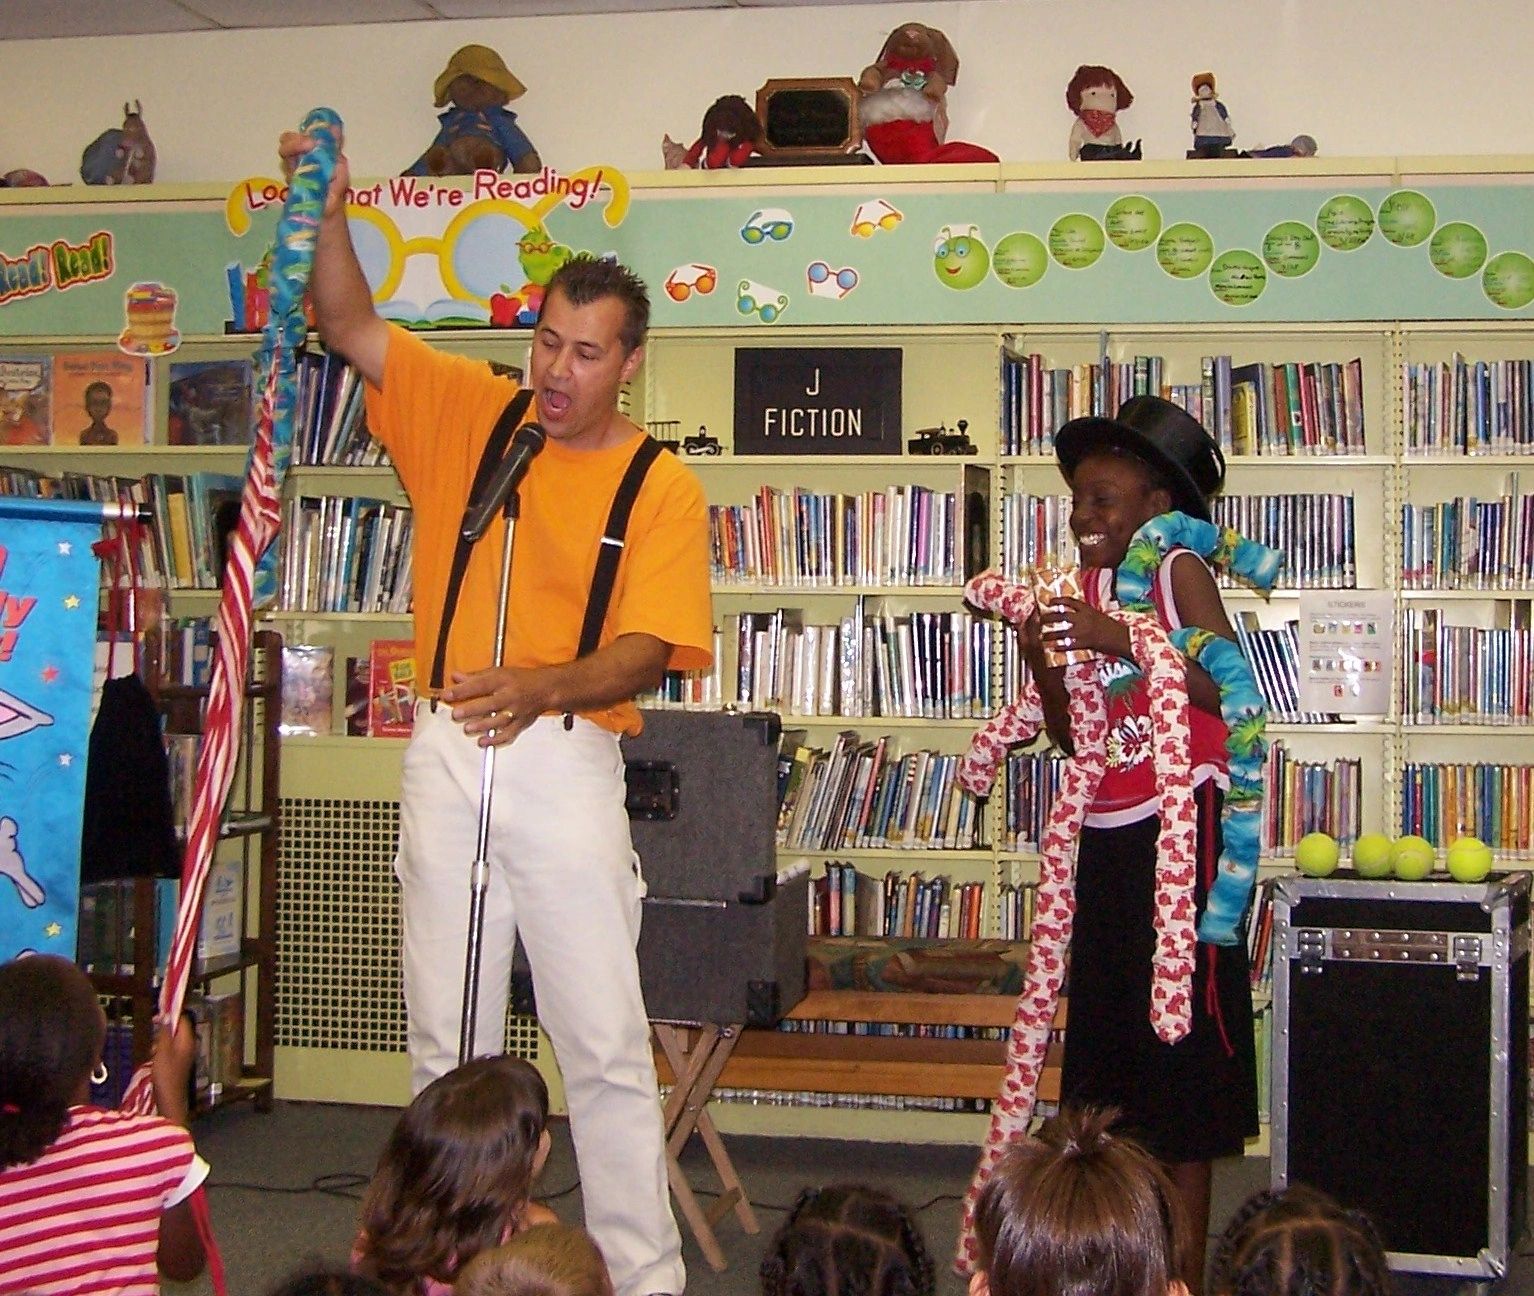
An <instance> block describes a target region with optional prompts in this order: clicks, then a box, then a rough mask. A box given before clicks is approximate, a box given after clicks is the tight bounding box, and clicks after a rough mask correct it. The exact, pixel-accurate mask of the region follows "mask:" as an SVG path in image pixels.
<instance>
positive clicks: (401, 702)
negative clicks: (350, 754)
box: [367, 639, 417, 738]
mask: <svg viewBox="0 0 1534 1296" xmlns="http://www.w3.org/2000/svg"><path fill="white" fill-rule="evenodd" d="M416 695H417V686H416V659H415V641H414V640H413V639H375V640H373V643H372V646H371V648H370V650H369V653H368V712H367V715H368V735H369V737H372V738H408V737H410V733H411V730H412V728H413V727H414V725H415V702H416Z"/></svg>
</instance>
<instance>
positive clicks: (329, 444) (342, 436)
mask: <svg viewBox="0 0 1534 1296" xmlns="http://www.w3.org/2000/svg"><path fill="white" fill-rule="evenodd" d="M363 391H364V383H363V381H362V376H361V374H360V373H359V372H358V371H357V370H356V369H355V368H354V367H353V366H351V365H349V364H347V363H346V361H345V360H343V359H342V358H341V357H340V356H338V355H336V354H334V353H333V352H330V351H319V352H308V353H306V354H305V355H304V356H303V357H302V359H301V361H300V363H299V372H298V397H297V406H296V409H295V411H294V420H293V423H294V432H293V462H294V463H295V464H310V465H336V466H348V467H372V466H375V465H386V464H388V463H389V456H388V452H387V451H385V450H384V448H383V445H382V444H381V443H380V442H378V441H376V440H375V439H374V438H373V436H372V434H371V433H370V432H369V431H368V427H367V417H366V414H365V412H364V408H363Z"/></svg>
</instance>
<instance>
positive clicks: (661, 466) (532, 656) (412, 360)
mask: <svg viewBox="0 0 1534 1296" xmlns="http://www.w3.org/2000/svg"><path fill="white" fill-rule="evenodd" d="M516 391H517V387H516V384H515V383H513V382H512V381H511V380H510V379H508V378H501V377H498V376H497V375H495V374H494V373H492V372H491V370H490V368H489V366H488V365H486V364H485V363H484V362H483V361H481V360H470V359H468V358H467V357H465V356H456V355H450V354H448V353H446V352H442V351H438V350H436V349H435V348H433V347H430V346H428V345H427V344H426V343H425V342H423V341H422V340H421V339H420V338H418V337H416V336H414V335H413V334H410V333H407V332H405V330H404V329H401V328H398V327H391V330H390V338H389V351H388V358H387V360H386V362H385V365H384V380H383V387H382V388H381V389H379V388H373V387H369V388H368V389H367V393H366V395H367V419H368V427H369V429H370V430H371V431H372V433H373V434H374V435H375V436H376V437H378V439H379V440H380V441H382V442H383V443H384V445H386V446H387V447H388V448H389V453H390V455H391V456H392V457H393V459H394V466H395V468H396V469H397V470H398V472H399V476H400V480H401V481H402V482H403V483H404V486H405V490H406V492H407V493H408V494H409V496H410V502H411V505H412V507H413V508H414V510H415V557H414V569H413V581H412V592H413V595H414V601H415V642H416V671H417V676H418V678H419V679H420V680H421V681H422V685H423V692H425V691H427V690H426V688H425V682H426V680H427V678H428V676H429V675H430V672H431V663H432V657H433V654H434V653H435V651H436V645H437V632H438V628H439V624H440V621H441V616H442V600H443V597H444V596H445V595H446V593H447V582H448V575H449V573H450V572H451V571H452V564H453V550H454V548H455V546H456V544H457V541H458V530H459V527H460V526H461V525H462V522H463V511H464V506H465V504H466V503H467V502H468V497H469V487H470V485H471V484H472V482H473V480H474V471H475V469H476V468H477V467H478V465H479V459H480V455H481V453H482V452H483V450H484V446H485V442H486V441H488V440H489V439H490V432H491V430H492V429H493V428H494V426H495V423H496V420H497V419H499V418H500V416H501V412H502V411H503V410H504V409H505V408H506V404H507V402H508V401H510V400H511V398H512V396H513V395H515V393H516ZM640 444H641V438H640V436H639V435H638V434H637V430H636V435H634V436H633V437H631V438H629V439H628V440H627V441H625V442H623V443H622V444H621V445H617V446H614V447H612V448H611V449H607V450H571V449H569V448H568V447H566V446H563V445H561V444H560V443H559V442H558V441H556V440H554V439H553V438H552V437H551V438H550V439H549V440H548V442H547V443H546V444H545V445H544V447H543V450H542V452H541V453H540V454H539V455H538V457H537V458H536V459H534V460H533V462H532V466H531V467H530V468H529V469H528V472H527V475H526V476H525V477H524V478H523V479H522V484H521V487H520V493H521V506H522V507H521V513H520V516H519V518H518V520H517V526H516V535H515V541H514V548H513V552H512V570H511V596H510V601H509V603H508V611H507V626H506V653H505V658H504V660H505V664H506V665H508V666H554V665H560V664H563V663H565V662H569V661H573V660H574V658H575V652H576V648H577V646H578V644H579V643H580V632H581V621H582V619H583V618H584V616H585V612H586V600H587V598H588V596H589V595H590V593H591V579H592V575H593V573H594V571H595V569H596V555H597V548H598V545H599V543H600V540H601V535H602V530H603V528H604V527H605V526H606V523H607V515H608V511H609V510H610V509H611V507H612V500H613V495H614V494H615V493H616V492H617V489H618V483H619V481H620V480H621V479H622V477H623V473H624V471H625V470H626V469H627V468H628V465H629V462H630V460H631V459H633V457H634V452H635V451H636V450H638V448H639V446H640ZM504 539H505V529H504V527H503V526H502V525H501V524H500V523H499V521H497V522H496V523H494V524H492V525H491V527H490V529H489V530H488V531H486V532H485V535H484V538H483V539H481V540H480V542H479V543H478V544H477V545H475V546H474V551H473V554H472V556H471V557H470V559H469V565H468V569H467V570H466V572H465V573H464V579H463V587H462V589H461V590H460V592H459V595H458V609H457V611H456V613H455V614H454V617H453V625H452V631H451V635H450V637H449V641H448V648H447V663H446V668H445V673H444V676H443V679H444V682H445V683H450V682H451V680H452V677H453V672H454V671H460V670H461V671H476V670H482V669H484V668H485V667H487V666H489V665H490V664H491V661H492V658H493V653H494V643H493V640H494V637H495V610H496V602H497V592H498V591H497V585H498V583H499V580H500V573H501V550H502V545H503V543H504ZM634 633H640V634H649V635H654V636H655V637H656V638H657V639H660V640H662V641H663V642H665V643H667V644H669V645H671V655H670V658H669V660H668V662H667V665H668V667H669V668H670V669H672V670H697V669H701V668H703V667H706V666H708V665H709V664H710V662H711V661H712V660H713V617H712V611H711V609H710V606H709V575H708V506H707V502H706V500H705V498H704V494H703V488H702V486H701V485H700V484H699V482H698V479H697V477H696V476H695V475H694V474H693V472H692V471H691V469H689V468H687V467H686V466H685V465H683V464H682V463H681V462H680V461H679V460H678V459H677V457H676V456H675V455H670V454H662V455H661V456H659V457H658V458H657V459H656V460H655V462H654V464H652V465H651V467H650V471H649V473H648V474H647V475H646V477H645V480H644V485H643V487H642V488H641V489H640V492H639V498H638V499H637V500H636V501H635V503H634V511H633V513H632V514H631V515H630V517H629V526H628V531H627V533H626V535H625V546H624V551H623V557H622V560H621V561H620V562H619V564H618V576H617V580H616V581H615V583H614V585H613V596H612V602H611V603H610V604H609V606H608V610H607V620H606V622H605V623H604V625H603V627H602V635H601V639H600V644H602V645H605V644H608V643H610V642H611V641H612V640H613V639H615V638H617V637H618V636H619V635H624V634H634ZM585 714H586V715H587V718H589V719H591V720H593V721H595V722H596V723H597V724H599V725H601V726H602V727H603V728H604V729H610V730H612V731H613V732H614V733H630V734H632V733H638V732H639V728H640V721H639V714H638V711H637V709H636V708H635V706H634V704H633V702H632V701H623V702H619V703H616V704H614V705H613V706H611V707H607V708H605V709H603V710H600V711H595V712H587V713H585Z"/></svg>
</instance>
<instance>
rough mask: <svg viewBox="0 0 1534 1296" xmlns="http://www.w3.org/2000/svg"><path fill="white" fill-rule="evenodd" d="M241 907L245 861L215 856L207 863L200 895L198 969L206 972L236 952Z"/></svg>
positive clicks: (241, 932)
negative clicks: (200, 922) (200, 918)
mask: <svg viewBox="0 0 1534 1296" xmlns="http://www.w3.org/2000/svg"><path fill="white" fill-rule="evenodd" d="M244 908H245V865H244V863H243V862H242V861H241V860H238V859H215V860H214V861H213V863H212V864H211V865H209V866H208V880H207V882H206V883H205V885H204V889H203V895H202V924H201V926H200V927H198V929H197V960H196V969H197V971H198V972H206V971H207V970H208V969H209V968H210V967H212V966H214V965H215V964H218V963H221V962H222V961H223V960H225V959H232V958H234V957H236V956H237V955H238V954H239V952H240V943H241V939H242V937H243V935H244V932H243V928H242V926H241V923H242V920H243V918H244Z"/></svg>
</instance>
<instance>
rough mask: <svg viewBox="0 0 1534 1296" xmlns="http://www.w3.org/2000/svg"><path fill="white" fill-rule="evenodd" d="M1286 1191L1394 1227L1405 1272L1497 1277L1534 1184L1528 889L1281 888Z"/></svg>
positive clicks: (1514, 880) (1276, 1011) (1306, 881)
mask: <svg viewBox="0 0 1534 1296" xmlns="http://www.w3.org/2000/svg"><path fill="white" fill-rule="evenodd" d="M1273 932H1274V967H1273V1128H1272V1136H1273V1158H1272V1175H1273V1183H1274V1186H1275V1187H1282V1186H1284V1185H1286V1184H1288V1183H1291V1182H1299V1183H1308V1184H1311V1185H1313V1186H1314V1187H1317V1188H1321V1189H1323V1190H1324V1191H1326V1192H1328V1193H1330V1194H1332V1195H1333V1196H1334V1197H1336V1198H1338V1199H1339V1200H1340V1201H1342V1202H1344V1203H1345V1204H1347V1205H1349V1206H1355V1207H1359V1208H1361V1209H1363V1210H1365V1211H1367V1212H1368V1213H1369V1214H1370V1215H1371V1216H1372V1217H1373V1218H1374V1220H1375V1221H1376V1222H1377V1223H1378V1225H1379V1226H1380V1230H1381V1232H1382V1234H1383V1236H1384V1239H1385V1246H1386V1249H1387V1251H1388V1252H1389V1256H1390V1263H1391V1266H1392V1267H1393V1268H1396V1269H1401V1270H1406V1271H1408V1272H1413V1273H1428V1274H1446V1275H1457V1276H1460V1277H1463V1278H1467V1279H1495V1278H1500V1277H1502V1276H1503V1274H1505V1273H1506V1271H1507V1266H1508V1262H1509V1259H1510V1257H1511V1255H1512V1253H1513V1251H1514V1249H1515V1248H1516V1247H1517V1245H1518V1242H1519V1240H1520V1238H1521V1237H1522V1236H1523V1233H1524V1228H1525V1222H1526V1214H1527V1201H1526V1194H1527V1187H1528V1150H1529V1148H1528V1090H1529V1067H1528V1059H1529V876H1528V875H1527V874H1497V873H1494V874H1492V875H1491V877H1490V878H1488V879H1487V880H1486V881H1484V882H1478V883H1473V884H1470V883H1463V884H1462V883H1457V882H1451V881H1422V882H1401V881H1372V880H1365V879H1362V878H1359V877H1357V876H1356V875H1352V874H1349V873H1347V872H1342V873H1339V874H1336V875H1334V876H1333V877H1329V878H1299V877H1296V878H1283V879H1281V880H1280V881H1279V882H1278V883H1277V886H1276V890H1275V903H1274V914H1273Z"/></svg>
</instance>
